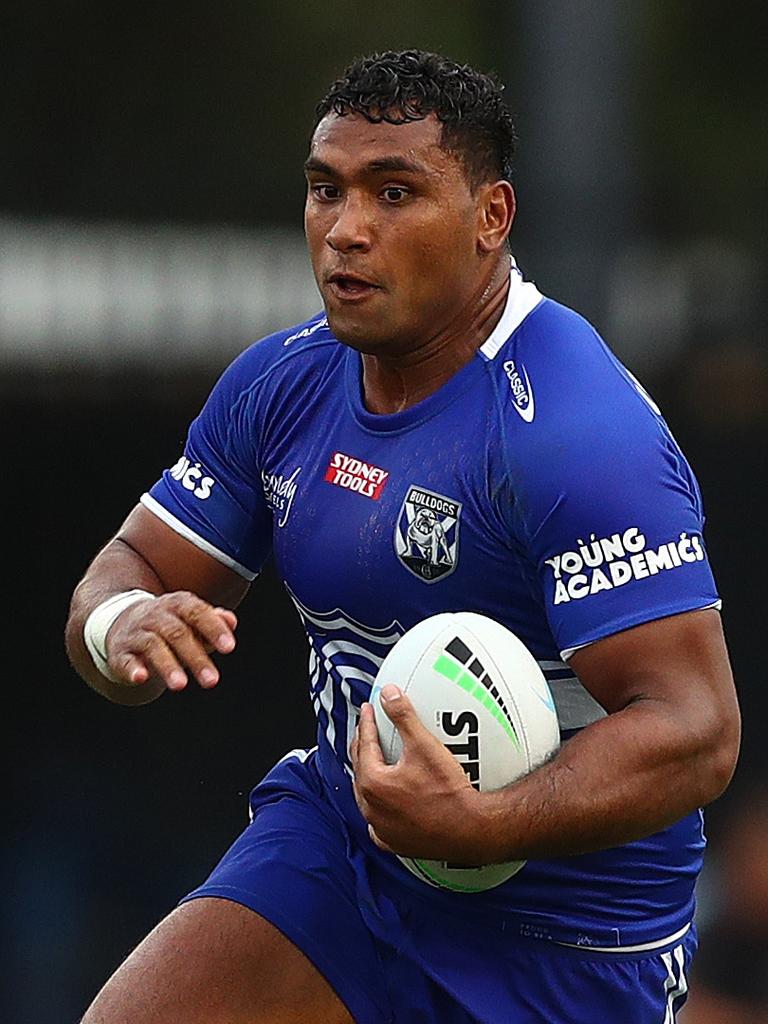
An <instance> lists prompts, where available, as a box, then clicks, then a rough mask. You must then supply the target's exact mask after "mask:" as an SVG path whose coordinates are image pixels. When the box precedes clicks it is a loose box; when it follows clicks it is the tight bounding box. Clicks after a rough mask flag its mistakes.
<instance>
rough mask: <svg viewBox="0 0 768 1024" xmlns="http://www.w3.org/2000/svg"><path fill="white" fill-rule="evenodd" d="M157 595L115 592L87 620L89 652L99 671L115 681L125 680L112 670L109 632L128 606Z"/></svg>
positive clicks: (86, 635)
mask: <svg viewBox="0 0 768 1024" xmlns="http://www.w3.org/2000/svg"><path fill="white" fill-rule="evenodd" d="M155 597H156V595H155V594H150V593H149V591H147V590H124V591H123V592H122V593H121V594H114V595H113V596H112V597H108V598H107V600H106V601H102V603H101V604H100V605H98V606H97V607H96V608H94V609H93V611H92V612H91V614H90V615H89V616H88V618H87V619H86V620H85V626H84V627H83V640H85V646H86V647H87V648H88V653H89V654H90V656H91V658H92V660H93V664H94V665H95V666H96V668H97V669H98V670H99V672H101V674H102V675H103V676H104V677H105V678H107V679H109V680H111V681H112V682H113V683H120V682H123V680H121V679H118V678H117V677H116V676H114V675H113V674H112V672H111V671H110V668H109V663H108V661H107V633H108V632H109V630H110V628H111V626H112V624H113V623H114V621H115V619H116V618H117V617H118V615H121V614H122V613H123V612H124V611H125V609H126V608H130V606H131V605H132V604H136V602H137V601H146V600H147V599H149V600H151V601H154V600H155Z"/></svg>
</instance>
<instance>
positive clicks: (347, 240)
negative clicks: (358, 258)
mask: <svg viewBox="0 0 768 1024" xmlns="http://www.w3.org/2000/svg"><path fill="white" fill-rule="evenodd" d="M371 230H372V224H371V217H370V211H369V210H367V208H366V204H365V203H364V202H363V201H361V200H360V199H358V198H355V197H354V196H351V195H348V196H346V197H345V198H344V200H343V202H341V203H340V204H339V206H338V207H337V216H336V219H335V221H334V222H333V224H332V225H331V227H330V229H329V231H328V233H327V234H326V236H325V240H326V242H327V243H328V245H329V246H330V247H331V248H332V249H333V250H334V251H335V252H354V251H359V252H366V251H367V250H368V249H370V247H371Z"/></svg>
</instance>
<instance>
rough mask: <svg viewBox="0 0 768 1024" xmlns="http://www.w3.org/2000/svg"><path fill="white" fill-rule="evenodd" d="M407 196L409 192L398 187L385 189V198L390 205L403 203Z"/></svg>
mask: <svg viewBox="0 0 768 1024" xmlns="http://www.w3.org/2000/svg"><path fill="white" fill-rule="evenodd" d="M407 195H408V192H407V190H406V189H404V188H400V187H399V186H398V185H391V186H390V187H389V188H385V189H384V192H383V196H384V198H385V199H386V201H387V202H388V203H401V202H402V201H403V199H405V197H406V196H407Z"/></svg>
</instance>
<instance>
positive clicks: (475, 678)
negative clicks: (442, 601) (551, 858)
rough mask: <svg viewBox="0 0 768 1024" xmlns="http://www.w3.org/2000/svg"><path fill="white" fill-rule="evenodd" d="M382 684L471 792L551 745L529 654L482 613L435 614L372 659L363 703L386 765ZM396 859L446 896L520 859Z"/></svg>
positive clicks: (549, 708) (509, 777) (398, 750)
mask: <svg viewBox="0 0 768 1024" xmlns="http://www.w3.org/2000/svg"><path fill="white" fill-rule="evenodd" d="M387 683H395V684H396V685H397V686H399V687H400V689H401V690H402V691H403V692H404V693H406V694H407V695H408V697H409V698H410V699H411V701H412V703H413V705H414V707H415V709H416V713H417V714H418V716H419V719H420V720H421V721H422V722H423V723H424V725H425V726H426V727H427V729H429V731H430V732H431V733H432V735H433V736H436V737H437V738H438V739H439V740H440V741H441V742H442V743H444V744H445V745H446V746H447V747H448V749H449V750H450V751H451V753H453V755H454V756H455V757H456V758H457V760H458V761H459V763H460V764H461V766H462V768H463V769H464V771H465V772H466V773H467V776H468V778H469V781H470V782H471V783H472V785H473V786H475V788H476V789H478V790H494V789H500V788H501V787H502V786H506V785H508V784H509V783H510V782H514V781H515V780H516V779H519V778H521V777H522V776H523V775H526V774H528V772H530V771H532V770H533V769H534V768H537V767H538V766H539V765H541V764H543V763H544V762H545V761H546V760H548V758H550V757H551V756H552V754H554V753H555V752H556V751H557V749H558V748H559V746H560V730H559V727H558V722H557V713H556V711H555V705H554V701H553V700H552V694H551V692H550V689H549V686H548V685H547V681H546V679H545V678H544V675H543V673H542V671H541V669H540V668H539V666H538V663H537V662H536V659H535V658H534V657H533V655H532V654H531V653H530V651H529V650H528V649H527V648H526V647H525V645H524V644H523V643H521V641H520V640H518V638H517V637H516V636H515V635H514V633H511V632H510V631H509V630H508V629H507V628H506V627H505V626H502V625H501V624H500V623H498V622H495V621H494V620H493V619H489V618H487V617H486V616H485V615H478V614H476V613H475V612H443V613H441V614H439V615H433V616H431V617H430V618H428V619H424V620H423V622H419V623H418V624H417V625H416V626H414V627H413V628H412V629H409V630H408V632H407V633H405V634H404V635H403V636H402V637H401V638H400V640H399V641H398V642H397V643H396V644H395V646H394V647H393V648H392V650H391V651H390V652H389V654H388V655H387V656H386V658H385V659H384V661H383V662H382V664H381V668H380V669H379V671H378V673H377V675H376V680H375V683H374V685H373V688H372V690H371V697H370V701H371V704H372V705H373V709H374V712H375V716H376V725H377V727H378V731H379V740H380V743H381V749H382V752H383V754H384V758H385V760H386V761H387V763H388V764H394V762H395V761H397V760H398V759H399V758H400V755H401V754H402V750H403V744H402V740H401V738H400V734H399V733H398V731H397V729H396V728H395V727H394V725H393V724H392V722H391V721H390V719H389V718H388V717H387V714H386V712H385V711H384V709H383V708H382V706H381V688H382V687H383V686H385V685H386V684H387ZM399 859H400V860H401V861H402V863H403V864H404V865H405V867H407V868H408V870H409V871H411V872H412V873H413V874H414V875H416V876H417V877H418V878H420V879H421V880H422V881H424V882H427V883H428V884H430V885H433V886H437V887H438V888H441V889H450V890H452V891H453V892H483V891H484V890H486V889H492V888H494V887H495V886H497V885H501V883H502V882H505V881H506V880H507V879H508V878H511V877H512V875H514V874H516V873H517V872H518V871H519V870H520V868H522V867H523V865H524V864H525V861H510V862H507V863H505V864H491V865H486V866H478V867H460V866H455V865H451V864H449V863H446V862H444V861H436V860H420V859H418V858H415V857H400V858H399Z"/></svg>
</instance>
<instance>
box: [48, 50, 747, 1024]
mask: <svg viewBox="0 0 768 1024" xmlns="http://www.w3.org/2000/svg"><path fill="white" fill-rule="evenodd" d="M513 138H514V131H513V125H512V120H511V117H510V114H509V111H508V109H507V107H506V106H505V104H504V102H503V99H502V95H501V87H500V86H499V85H498V83H497V82H496V81H495V80H494V79H492V78H490V77H487V76H485V75H483V74H479V73H478V72H476V71H474V70H473V69H471V68H469V67H465V66H459V65H457V64H455V63H453V62H452V61H449V60H446V59H445V58H443V57H440V56H437V55H435V54H428V53H423V52H420V51H405V52H401V53H385V54H378V55H374V56H372V57H368V58H364V59H361V60H359V61H357V62H356V63H354V64H353V65H352V66H351V67H350V68H348V69H347V71H346V72H345V74H344V76H343V77H342V78H341V79H340V80H339V81H337V82H336V83H334V85H333V86H332V87H331V89H330V91H329V92H328V94H327V96H326V97H325V98H324V99H323V100H322V101H321V103H320V104H319V106H318V110H317V120H316V124H315V127H314V133H313V135H312V141H311V145H310V151H309V156H308V159H307V161H306V166H305V169H306V176H307V184H308V189H307V201H306V217H305V224H306V233H307V240H308V244H309V251H310V256H311V260H312V266H313V269H314V273H315V276H316V278H317V283H318V287H319V289H320V292H321V294H322V297H323V303H324V306H325V310H324V313H323V314H322V315H320V314H318V315H317V316H316V317H314V318H313V319H311V320H310V321H308V322H307V323H305V324H301V325H298V326H296V327H291V328H288V329H286V330H281V331H278V333H276V334H274V335H271V336H270V337H268V338H266V339H264V340H262V341H260V342H258V343H257V344H255V345H253V346H252V347H251V348H249V349H247V350H246V351H245V352H244V353H243V354H242V355H241V356H239V358H238V359H236V360H235V362H234V363H233V364H232V365H231V366H230V367H229V368H228V369H227V370H226V372H225V373H224V374H223V376H222V377H221V379H220V380H219V382H218V383H217V384H216V385H215V387H214V389H213V391H212V393H211V396H210V398H209V399H208V401H207V403H206V405H205V407H204V408H203V410H202V412H201V413H200V415H199V416H198V418H197V419H196V420H195V421H194V422H193V423H192V426H191V428H190V431H189V437H188V441H187V446H186V449H185V452H184V456H183V460H181V461H180V462H179V463H177V465H176V466H175V467H174V468H173V471H166V472H165V473H164V474H163V476H162V478H161V479H160V480H159V481H158V482H157V483H156V484H155V485H154V487H152V489H151V490H150V491H149V492H148V493H147V494H146V495H144V496H143V497H142V499H141V502H140V503H139V504H138V505H137V506H136V508H135V509H134V510H133V511H132V512H131V513H130V515H129V516H128V518H127V519H126V521H125V523H124V525H123V526H122V528H121V530H120V531H119V533H118V534H117V536H116V537H115V538H114V539H113V540H112V541H111V542H110V543H109V544H108V545H107V546H106V547H105V548H104V550H103V551H101V553H100V554H99V555H98V556H97V557H96V559H95V560H94V562H93V564H92V565H91V566H90V568H89V569H88V571H87V573H86V575H85V578H84V579H83V581H82V582H81V583H80V585H79V586H78V588H77V590H76V592H75V596H74V599H73V603H72V611H71V616H70V620H69V623H68V629H67V639H68V647H69V651H70V655H71V658H72V661H73V663H74V665H75V666H76V667H77V669H78V671H79V672H80V673H81V674H82V675H83V677H84V678H85V679H86V680H87V682H88V683H89V684H90V685H91V686H92V687H93V688H94V689H96V690H98V691H99V692H100V693H102V694H103V695H104V696H106V697H107V698H109V699H110V700H113V701H116V702H118V703H122V704H131V705H132V704H142V703H146V702H148V701H151V700H154V699H155V698H156V697H159V696H160V695H161V694H162V693H163V692H164V691H165V690H174V691H176V690H182V689H183V688H184V687H185V686H187V685H189V684H190V682H191V681H196V682H197V683H198V684H199V685H200V686H202V687H212V686H215V685H217V684H218V682H219V669H218V668H217V666H216V665H215V664H214V661H213V660H212V657H211V655H212V653H215V652H218V653H219V654H226V653H228V652H229V651H231V650H232V648H233V647H234V645H235V629H236V625H237V619H236V616H235V612H234V609H235V608H236V607H237V606H238V604H239V603H240V601H241V600H242V599H243V597H244V596H245V594H246V592H247V590H248V587H249V584H250V581H251V580H252V579H253V578H254V577H255V576H256V574H257V573H258V572H259V570H260V568H261V566H262V564H263V563H264V561H265V559H266V558H267V555H268V553H269V552H270V551H274V554H275V558H276V561H277V565H278V567H279V570H280V572H281V574H282V577H283V579H284V581H285V585H286V588H287V589H288V591H289V593H290V595H291V597H292V599H293V601H294V603H295V604H296V607H297V609H298V612H299V614H300V616H301V618H302V620H303V623H304V625H305V627H306V631H307V637H308V640H309V647H310V675H309V684H310V691H311V699H312V703H313V705H314V708H315V710H316V712H317V720H318V736H317V747H315V748H313V749H312V750H310V751H293V752H292V753H291V754H289V755H287V756H286V757H285V758H284V759H283V760H282V761H280V762H279V763H278V764H277V765H276V766H275V767H274V768H273V769H272V770H271V771H270V772H269V773H268V774H267V776H266V777H265V778H264V779H263V780H262V782H260V783H259V784H258V785H257V786H256V788H255V789H254V791H253V793H252V794H251V811H252V816H253V818H252V823H251V824H250V825H249V826H248V827H247V828H246V829H245V831H244V832H243V833H242V835H241V836H240V838H239V839H238V840H237V841H236V843H235V844H234V846H233V847H232V849H230V850H229V851H228V852H227V853H226V854H225V855H224V857H223V859H222V860H221V862H220V863H219V864H218V866H217V867H215V868H214V870H213V872H212V874H211V875H210V877H209V878H208V879H207V881H205V882H203V884H202V885H201V886H200V888H199V889H197V890H195V891H194V892H193V893H191V894H190V895H189V896H187V897H186V899H185V900H184V901H183V902H182V904H181V905H180V906H179V907H178V908H177V909H176V910H174V911H173V912H172V913H171V914H170V915H169V916H168V917H167V918H166V919H165V920H164V921H162V922H161V923H160V924H159V925H158V926H157V928H156V929H155V930H154V931H153V932H152V933H151V934H150V935H149V936H148V937H147V938H146V939H145V940H144V941H143V942H142V943H141V944H140V945H139V947H138V948H137V949H136V950H135V951H134V952H133V953H132V954H131V955H130V956H129V958H128V959H127V960H126V962H125V963H124V964H123V966H122V967H121V968H120V969H119V970H118V971H117V972H116V974H115V975H114V976H113V977H112V978H111V979H110V980H109V981H108V982H107V984H106V985H105V987H104V989H103V990H102V991H101V993H100V994H99V995H98V996H97V998H96V1000H95V1002H94V1003H93V1005H92V1006H91V1008H90V1009H89V1010H88V1012H87V1013H86V1016H85V1018H84V1021H85V1022H86V1024H150V1022H151V1024H180V1022H183V1024H246V1022H248V1024H256V1022H265V1024H266V1022H269V1024H280V1022H289V1021H291V1022H299V1021H312V1022H319V1021H322V1022H323V1024H342V1022H349V1021H356V1022H360V1024H379V1022H388V1021H395V1022H398V1024H400V1022H402V1024H407V1022H415V1021H425V1022H426V1021H431V1022H435V1024H438V1022H439V1024H453V1022H455V1024H459V1022H467V1024H469V1022H483V1024H512V1022H514V1024H662V1022H665V1021H666V1022H670V1021H672V1020H673V1019H674V1014H675V1012H676V1010H677V1009H678V1008H679V1007H680V1006H681V1005H682V1003H683V1002H684V999H685V993H686V990H687V975H688V970H689V966H690V962H691V957H692V955H693V953H694V950H695V945H696V939H695V934H694V930H693V926H692V916H693V909H694V883H695V879H696V876H697V874H698V872H699V869H700V867H701V860H702V853H703V848H704V839H703V833H702V817H701V813H700V811H699V808H700V807H701V806H703V805H704V804H706V803H708V802H709V801H711V800H714V799H715V798H716V797H717V796H718V795H719V794H720V793H721V792H722V791H723V790H724V788H725V787H726V785H727V784H728V781H729V779H730V777H731V774H732V772H733V769H734V764H735V760H736V755H737V748H738V741H739V716H738V710H737V705H736V698H735V695H734V688H733V682H732V678H731V673H730V669H729V664H728V657H727V654H726V648H725V643H724V640H723V635H722V630H721V625H720V615H719V611H718V609H719V601H718V595H717V591H716V589H715V585H714V582H713V579H712V574H711V571H710V568H709V565H708V561H707V556H706V550H705V547H704V542H703V538H702V527H703V511H702V503H701V496H700V494H699V490H698V486H697V484H696V480H695V478H694V476H693V474H692V472H691V470H690V468H689V466H688V464H687V462H686V461H685V458H684V457H683V455H682V453H681V452H680V450H679V448H678V447H677V445H676V443H675V441H674V439H673V437H672V436H671V434H670V433H669V430H668V428H667V426H666V424H665V422H664V420H663V419H662V417H661V415H660V414H659V411H658V409H656V407H655V406H654V404H653V402H652V401H651V400H650V399H649V397H648V396H647V395H646V394H645V392H644V391H643V390H642V389H641V388H640V386H639V385H638V384H637V382H636V381H635V380H634V378H633V377H632V376H631V375H630V374H629V373H628V372H627V371H626V370H625V369H624V367H622V366H621V364H620V363H619V362H618V361H617V360H616V359H615V358H614V357H613V355H612V354H611V353H610V351H609V350H608V349H607V348H606V346H605V345H604V343H603V342H602V340H601V339H600V338H599V337H598V335H597V334H596V333H595V331H594V330H593V328H592V327H591V326H590V325H589V324H588V323H586V322H585V321H584V320H583V319H582V318H581V317H579V316H578V315H577V314H576V313H574V312H572V311H570V310H568V309H566V308H564V307H563V306H560V305H558V304H557V303H556V302H554V301H552V300H551V299H548V298H545V297H544V296H542V295H541V294H540V293H539V291H538V290H537V289H536V287H535V286H534V285H533V284H530V283H527V282H525V281H524V279H523V277H522V275H521V273H520V271H519V270H518V268H517V266H516V264H515V262H514V261H513V260H512V258H511V256H510V251H509V244H508V236H509V233H510V229H511V226H512V221H513V218H514V213H515V196H514V192H513V189H512V185H511V184H510V177H511V158H512V150H513ZM338 466H347V467H353V469H354V472H353V471H352V469H350V470H349V471H345V472H343V473H339V472H338V471H337V470H336V468H334V467H338ZM358 478H359V479H358ZM424 508H427V509H429V510H430V511H431V513H432V517H433V519H434V527H433V533H434V531H436V530H438V528H439V534H437V533H435V534H434V535H439V536H440V537H441V538H442V540H441V545H440V552H439V554H440V557H439V558H438V559H437V560H436V562H435V564H434V565H433V564H432V561H433V559H432V560H431V559H430V552H429V551H428V550H426V551H425V550H422V549H421V548H419V547H418V546H415V545H413V544H412V543H411V541H410V540H409V538H412V537H413V533H414V529H413V528H412V525H413V523H414V522H415V520H416V517H417V516H418V515H419V514H420V512H421V510H423V509H424ZM422 562H424V565H422ZM427 563H429V564H428V565H427ZM448 610H466V611H474V612H480V613H482V614H485V615H488V616H490V617H491V618H493V619H496V620H497V621H499V622H501V623H503V624H504V625H505V626H507V627H508V628H509V629H511V630H512V631H513V632H514V633H515V634H516V635H517V636H518V637H519V638H520V639H521V640H522V641H523V642H524V643H525V645H526V646H527V647H528V649H529V650H530V651H531V652H532V653H533V654H534V656H535V657H536V658H537V659H538V661H539V663H540V664H541V666H542V669H543V670H544V672H545V675H546V676H547V678H548V680H549V683H550V686H551V689H552V692H553V695H554V698H555V701H556V704H557V709H558V717H559V720H560V727H561V731H562V737H563V744H562V747H561V750H560V752H559V754H558V755H557V756H556V757H555V758H554V759H553V760H552V761H550V762H549V763H548V764H546V765H545V766H543V767H541V768H539V769H538V770H536V771H535V772H533V773H532V774H531V775H529V776H528V777H526V778H524V779H522V780H521V781H519V782H517V783H515V784H513V785H511V786H509V787H507V788H505V789H503V790H499V791H497V792H493V793H478V792H476V791H475V790H474V789H473V788H472V786H471V785H470V784H469V781H468V779H467V777H466V776H465V774H464V772H463V771H462V770H461V768H460V767H459V765H458V763H457V762H456V761H455V760H454V758H453V757H452V755H451V754H450V753H449V752H448V751H447V750H446V749H445V748H444V747H443V746H442V745H441V744H440V743H439V742H438V741H437V740H436V739H434V738H432V737H431V736H430V735H429V734H428V733H427V731H426V730H425V729H424V728H423V727H422V726H421V725H420V723H419V722H418V720H417V719H416V717H415V715H414V713H413V710H412V707H411V705H410V704H409V701H408V699H407V697H405V696H404V695H402V693H401V692H400V691H399V689H398V688H397V687H396V686H388V687H385V689H384V693H383V697H384V707H385V710H386V712H387V714H388V715H389V716H390V718H391V719H392V720H393V721H394V722H395V723H396V725H397V728H398V729H399V731H400V733H401V735H402V737H403V739H404V746H405V750H404V755H403V757H402V759H401V760H400V761H399V762H398V763H397V764H396V765H393V766H388V765H385V764H384V763H383V761H382V758H381V752H380V749H379V747H378V742H377V737H376V730H375V725H374V723H373V718H372V711H371V707H370V705H369V704H368V703H367V699H368V696H369V694H370V688H371V683H372V681H373V678H374V676H375V673H376V669H377V666H378V665H379V664H380V663H381V661H382V659H383V658H384V656H385V655H386V653H387V651H388V650H389V649H390V648H391V646H392V644H394V643H395V642H396V641H397V639H398V637H399V636H401V635H402V634H403V632H405V631H406V630H407V629H409V628H410V627H411V626H413V625H414V624H415V623H416V622H419V621H421V620H422V619H424V618H426V617H427V616H429V615H433V614H435V613H437V612H441V611H448ZM267 683H268V681H267V680H257V681H255V682H254V695H253V699H254V706H256V705H257V703H258V701H259V693H258V689H257V688H258V687H259V686H263V685H266V684H267ZM297 685H301V684H300V682H299V681H298V680H297ZM353 779H354V785H353ZM391 851H394V852H396V853H399V854H403V855H407V856H416V857H420V858H429V859H437V860H446V861H450V862H451V863H454V864H488V863H494V862H501V861H510V860H526V861H527V864H526V865H525V867H524V868H523V869H522V870H521V871H520V872H519V873H518V874H517V875H515V876H514V877H513V878H511V879H509V880H508V881H507V882H505V883H504V884H503V885H501V886H500V887H498V888H496V889H492V890H489V891H487V892H484V893H479V894H475V895H465V894H457V893H452V892H446V891H441V890H437V889H433V888H430V887H429V886H427V885H425V884H423V883H422V882H420V881H419V880H418V879H416V878H414V877H413V876H412V875H410V874H409V873H408V872H407V871H406V870H405V868H403V866H402V865H401V864H400V862H399V861H398V860H397V858H396V857H395V856H394V855H393V853H392V852H391Z"/></svg>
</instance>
